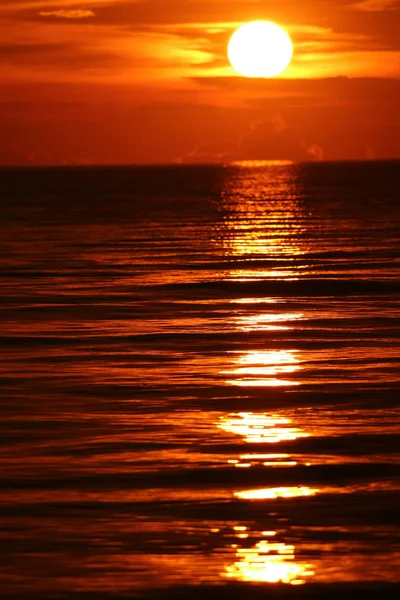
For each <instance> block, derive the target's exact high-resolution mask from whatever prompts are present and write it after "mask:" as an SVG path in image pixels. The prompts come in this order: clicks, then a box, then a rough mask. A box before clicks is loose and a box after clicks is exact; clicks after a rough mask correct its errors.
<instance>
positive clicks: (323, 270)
mask: <svg viewBox="0 0 400 600" xmlns="http://www.w3.org/2000/svg"><path fill="white" fill-rule="evenodd" d="M0 198H1V206H0V228H1V236H0V281H1V305H0V310H1V317H2V318H1V331H0V349H1V355H2V357H1V362H0V383H1V411H2V412H1V420H0V430H1V463H2V466H1V472H2V480H3V481H2V488H1V491H0V502H1V514H0V520H1V534H0V535H1V538H2V541H1V547H2V554H3V557H2V575H1V578H2V588H1V589H2V593H3V596H2V597H4V598H7V599H8V598H41V599H42V598H52V599H54V598H64V599H66V600H68V599H70V598H71V599H73V598H78V597H79V598H89V597H90V598H92V597H93V598H103V597H104V598H105V597H107V598H125V597H126V598H128V597H129V598H135V597H142V596H146V595H151V596H152V597H160V598H163V597H168V598H178V597H179V598H186V597H187V598H192V597H194V595H196V594H198V595H199V597H201V598H203V597H204V596H206V597H207V596H208V597H210V598H211V597H214V596H215V597H216V598H217V597H218V598H219V597H223V596H224V594H225V595H226V597H229V598H236V597H237V598H239V597H240V598H242V597H243V598H246V599H248V598H249V597H252V598H255V597H256V596H255V595H254V594H256V595H257V597H258V596H260V597H268V598H270V597H275V596H273V595H274V594H280V595H279V597H281V595H282V594H283V595H285V594H287V595H289V596H290V597H292V596H293V595H296V597H297V596H301V597H307V598H308V597H310V594H314V592H315V590H317V592H318V593H321V595H322V596H323V597H327V596H326V594H328V595H329V593H330V592H332V591H333V592H334V593H335V594H336V591H337V590H338V589H340V590H341V593H344V592H346V590H347V591H349V590H350V591H351V593H353V592H354V589H356V590H359V591H360V590H362V591H363V594H368V593H369V592H370V593H371V594H372V596H371V597H374V598H375V597H383V596H382V594H386V596H385V597H388V595H390V594H391V595H393V597H395V596H396V595H397V593H398V592H399V590H400V529H399V527H398V525H397V522H398V513H399V499H400V495H399V490H400V472H399V457H400V443H399V439H400V438H399V433H400V407H399V399H400V393H399V392H400V385H399V384H400V302H399V300H400V162H395V161H393V162H368V163H362V162H360V163H342V164H340V163H337V164H333V163H332V164H328V163H327V164H324V163H320V164H301V165H292V164H285V163H279V164H269V163H262V162H259V163H241V164H233V165H226V166H187V167H185V166H173V167H145V168H139V167H132V168H128V167H127V168H122V167H121V168H65V169H56V168H54V169H26V170H23V169H12V170H5V169H3V170H0ZM338 586H339V588H338ZM333 592H332V593H333ZM249 594H253V595H252V596H249ZM313 597H314V596H313Z"/></svg>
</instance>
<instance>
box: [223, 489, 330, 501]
mask: <svg viewBox="0 0 400 600" xmlns="http://www.w3.org/2000/svg"><path fill="white" fill-rule="evenodd" d="M318 492H319V489H318V488H309V487H307V486H295V487H279V488H265V489H258V490H245V491H243V492H235V496H236V498H240V499H242V500H274V499H276V498H301V497H305V496H315V494H317V493H318Z"/></svg>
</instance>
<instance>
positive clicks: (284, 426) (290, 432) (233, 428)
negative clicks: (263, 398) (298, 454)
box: [218, 412, 310, 456]
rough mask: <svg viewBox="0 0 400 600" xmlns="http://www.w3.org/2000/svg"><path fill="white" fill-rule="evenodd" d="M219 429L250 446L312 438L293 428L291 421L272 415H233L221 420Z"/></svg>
mask: <svg viewBox="0 0 400 600" xmlns="http://www.w3.org/2000/svg"><path fill="white" fill-rule="evenodd" d="M218 427H219V428H220V429H223V430H224V431H227V432H229V433H234V434H236V435H240V436H242V437H243V439H244V441H245V442H247V443H250V444H276V443H278V442H283V441H291V440H296V439H298V438H304V437H310V434H309V433H306V432H305V431H303V430H302V429H299V428H298V427H293V425H292V421H291V419H288V418H285V417H281V416H279V415H274V414H272V413H253V412H240V413H231V414H228V415H224V416H223V417H221V418H220V421H219V423H218ZM285 456H286V455H285Z"/></svg>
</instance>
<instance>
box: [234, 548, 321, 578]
mask: <svg viewBox="0 0 400 600" xmlns="http://www.w3.org/2000/svg"><path fill="white" fill-rule="evenodd" d="M236 559H237V560H236V562H235V563H234V564H233V565H229V566H227V567H226V570H225V573H223V576H224V577H228V578H231V579H236V580H239V581H254V582H265V583H289V584H292V585H301V584H304V583H306V578H308V577H312V576H313V575H314V571H313V570H312V566H311V565H309V564H306V563H303V564H302V563H300V562H297V561H295V548H294V546H290V545H287V544H283V543H271V542H269V541H267V540H261V541H260V542H258V543H257V544H256V545H255V546H253V547H252V548H237V550H236Z"/></svg>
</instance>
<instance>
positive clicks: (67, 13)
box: [39, 8, 95, 19]
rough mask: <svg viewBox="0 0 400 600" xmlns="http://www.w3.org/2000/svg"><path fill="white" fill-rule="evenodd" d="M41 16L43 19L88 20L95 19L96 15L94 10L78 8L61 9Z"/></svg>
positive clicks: (48, 11)
mask: <svg viewBox="0 0 400 600" xmlns="http://www.w3.org/2000/svg"><path fill="white" fill-rule="evenodd" d="M39 15H40V16H41V17H57V18H59V19H87V18H89V17H94V16H95V13H94V12H93V11H92V10H88V9H84V8H77V9H75V10H73V9H69V10H67V9H64V8H60V9H59V10H47V11H42V12H40V13H39Z"/></svg>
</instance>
